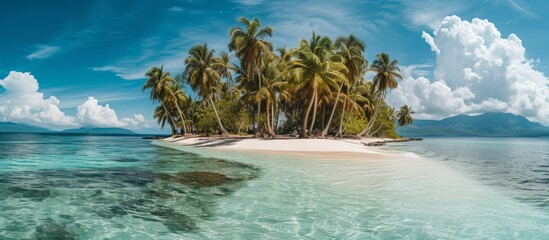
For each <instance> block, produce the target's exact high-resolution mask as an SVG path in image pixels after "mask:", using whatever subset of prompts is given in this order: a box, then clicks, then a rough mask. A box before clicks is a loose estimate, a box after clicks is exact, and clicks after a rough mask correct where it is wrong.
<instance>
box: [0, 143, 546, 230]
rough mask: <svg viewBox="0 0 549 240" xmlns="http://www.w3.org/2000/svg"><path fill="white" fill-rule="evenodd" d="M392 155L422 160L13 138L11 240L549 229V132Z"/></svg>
mask: <svg viewBox="0 0 549 240" xmlns="http://www.w3.org/2000/svg"><path fill="white" fill-rule="evenodd" d="M172 148H175V149H177V150H175V149H172ZM383 149H385V150H388V151H394V150H401V151H412V152H415V153H417V154H418V155H421V156H423V157H422V158H407V159H384V160H357V159H355V160H347V159H329V158H328V157H327V158H326V159H323V158H317V159H312V158H307V157H299V156H296V157H289V156H286V155H285V156H276V155H265V154H261V155H260V154H250V153H237V152H227V151H219V150H212V149H209V148H191V147H182V146H174V145H170V144H166V143H154V144H151V142H150V141H146V140H142V139H139V138H133V137H96V136H56V135H33V134H1V135H0V239H36V238H38V239H283V238H286V239H296V238H299V239H486V238H488V239H546V236H549V227H548V226H549V206H548V205H547V204H548V198H549V183H548V181H547V180H548V178H549V176H548V174H549V171H548V169H547V168H548V166H549V160H548V157H549V141H548V140H543V139H434V140H429V139H428V140H425V141H424V142H409V143H399V144H394V145H390V146H386V147H384V148H383ZM178 150H183V151H178Z"/></svg>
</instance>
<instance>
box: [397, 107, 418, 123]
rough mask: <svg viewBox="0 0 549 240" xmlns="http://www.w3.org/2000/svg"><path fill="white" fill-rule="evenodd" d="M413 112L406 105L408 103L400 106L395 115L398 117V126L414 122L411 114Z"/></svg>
mask: <svg viewBox="0 0 549 240" xmlns="http://www.w3.org/2000/svg"><path fill="white" fill-rule="evenodd" d="M414 113H415V112H414V111H412V107H408V105H404V106H402V107H400V110H398V112H397V113H396V117H397V119H398V125H399V126H406V125H410V124H412V123H413V122H414V118H413V117H412V114H414Z"/></svg>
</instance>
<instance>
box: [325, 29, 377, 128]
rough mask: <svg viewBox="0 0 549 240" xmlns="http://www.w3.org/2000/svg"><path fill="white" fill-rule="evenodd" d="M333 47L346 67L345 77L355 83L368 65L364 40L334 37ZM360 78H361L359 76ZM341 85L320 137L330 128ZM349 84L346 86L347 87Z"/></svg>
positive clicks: (351, 36) (344, 101)
mask: <svg viewBox="0 0 549 240" xmlns="http://www.w3.org/2000/svg"><path fill="white" fill-rule="evenodd" d="M334 45H335V47H336V48H337V49H338V55H340V56H341V57H342V58H343V61H344V63H345V67H346V68H347V74H346V78H347V80H348V81H349V82H350V83H355V82H357V81H359V78H360V77H361V75H362V73H363V72H364V69H365V68H366V66H367V65H368V61H366V59H365V58H364V56H363V53H364V50H365V49H366V45H365V44H364V42H362V41H361V40H360V39H358V38H356V37H355V36H353V35H349V37H346V38H345V37H339V38H338V39H336V42H335V44H334ZM360 80H362V79H361V78H360ZM343 87H345V85H344V84H341V85H340V86H339V90H338V91H337V95H336V98H335V102H334V106H333V108H332V112H331V113H330V117H329V118H328V123H327V124H326V126H325V127H324V130H322V137H324V135H326V134H327V133H328V129H329V128H330V124H331V122H332V118H333V117H334V113H335V110H336V108H337V104H338V102H339V96H340V94H341V91H342V90H343ZM349 87H350V86H347V88H349ZM346 101H347V100H346V99H344V100H343V105H344V106H343V108H342V113H341V114H342V115H344V113H345V105H346Z"/></svg>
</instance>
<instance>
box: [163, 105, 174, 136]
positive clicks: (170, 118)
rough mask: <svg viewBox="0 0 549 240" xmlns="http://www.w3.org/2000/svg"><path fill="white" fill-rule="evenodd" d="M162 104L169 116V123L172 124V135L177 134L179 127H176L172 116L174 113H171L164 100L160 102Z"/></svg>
mask: <svg viewBox="0 0 549 240" xmlns="http://www.w3.org/2000/svg"><path fill="white" fill-rule="evenodd" d="M160 104H161V105H162V107H163V108H164V111H166V115H168V116H167V119H168V124H170V128H171V129H172V136H173V135H176V134H177V129H176V128H175V126H176V125H175V123H174V122H173V118H172V115H170V112H169V111H168V108H166V105H164V103H163V102H161V103H160Z"/></svg>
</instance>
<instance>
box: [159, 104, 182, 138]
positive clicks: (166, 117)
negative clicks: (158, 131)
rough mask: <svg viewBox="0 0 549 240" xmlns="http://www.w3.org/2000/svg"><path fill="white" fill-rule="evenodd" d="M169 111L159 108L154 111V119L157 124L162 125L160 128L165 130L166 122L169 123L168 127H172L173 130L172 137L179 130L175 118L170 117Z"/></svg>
mask: <svg viewBox="0 0 549 240" xmlns="http://www.w3.org/2000/svg"><path fill="white" fill-rule="evenodd" d="M166 110H167V109H166V108H164V107H162V106H158V107H156V108H155V109H154V116H153V117H154V118H155V119H156V121H157V123H158V124H160V127H161V128H162V129H164V126H165V125H166V122H168V125H170V128H171V129H172V135H175V134H177V129H176V128H175V122H174V120H173V118H172V117H171V116H170V114H169V112H168V111H166Z"/></svg>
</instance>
